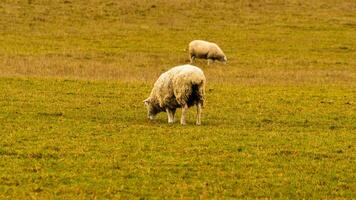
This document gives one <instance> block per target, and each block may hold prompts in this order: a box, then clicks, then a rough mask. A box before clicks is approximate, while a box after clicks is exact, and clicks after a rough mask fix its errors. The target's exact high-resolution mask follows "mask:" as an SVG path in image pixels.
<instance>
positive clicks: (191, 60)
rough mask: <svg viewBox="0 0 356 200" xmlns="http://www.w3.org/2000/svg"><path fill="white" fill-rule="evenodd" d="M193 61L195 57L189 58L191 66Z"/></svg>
mask: <svg viewBox="0 0 356 200" xmlns="http://www.w3.org/2000/svg"><path fill="white" fill-rule="evenodd" d="M194 60H195V56H191V57H190V64H193V62H194Z"/></svg>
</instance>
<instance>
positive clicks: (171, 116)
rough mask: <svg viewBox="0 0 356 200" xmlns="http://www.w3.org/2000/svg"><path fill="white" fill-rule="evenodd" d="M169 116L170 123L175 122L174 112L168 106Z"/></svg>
mask: <svg viewBox="0 0 356 200" xmlns="http://www.w3.org/2000/svg"><path fill="white" fill-rule="evenodd" d="M166 112H167V116H168V123H169V124H171V123H173V122H174V119H173V113H172V111H171V110H170V109H169V108H166Z"/></svg>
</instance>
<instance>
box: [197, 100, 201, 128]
mask: <svg viewBox="0 0 356 200" xmlns="http://www.w3.org/2000/svg"><path fill="white" fill-rule="evenodd" d="M200 124H201V103H198V104H197V122H196V125H200Z"/></svg>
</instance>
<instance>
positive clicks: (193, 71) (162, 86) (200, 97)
mask: <svg viewBox="0 0 356 200" xmlns="http://www.w3.org/2000/svg"><path fill="white" fill-rule="evenodd" d="M205 82H206V79H205V76H204V73H203V71H202V70H201V69H200V68H198V67H196V66H193V65H181V66H176V67H173V68H172V69H170V70H168V71H166V72H165V73H163V74H161V76H160V77H159V78H158V79H157V81H156V82H155V84H154V86H153V89H152V91H151V94H150V96H149V97H148V98H147V99H145V100H144V101H143V102H144V103H145V105H146V107H147V116H148V118H149V119H150V120H153V119H154V116H155V115H156V114H158V113H159V112H167V115H168V123H173V122H174V121H175V120H174V114H175V112H176V109H177V108H182V116H181V120H180V123H181V124H182V125H185V124H186V120H185V115H186V112H187V110H188V107H191V106H194V105H196V106H197V118H196V125H200V124H201V110H202V106H203V104H204V95H205Z"/></svg>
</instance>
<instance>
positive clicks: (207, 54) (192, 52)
mask: <svg viewBox="0 0 356 200" xmlns="http://www.w3.org/2000/svg"><path fill="white" fill-rule="evenodd" d="M189 58H190V63H193V62H194V60H195V58H203V59H208V65H209V64H210V61H211V60H212V61H213V62H214V61H215V60H219V61H221V62H223V63H225V64H226V62H227V58H226V56H225V54H224V52H223V51H222V50H221V49H220V47H219V46H218V45H217V44H215V43H212V42H207V41H203V40H193V41H191V42H190V43H189Z"/></svg>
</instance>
